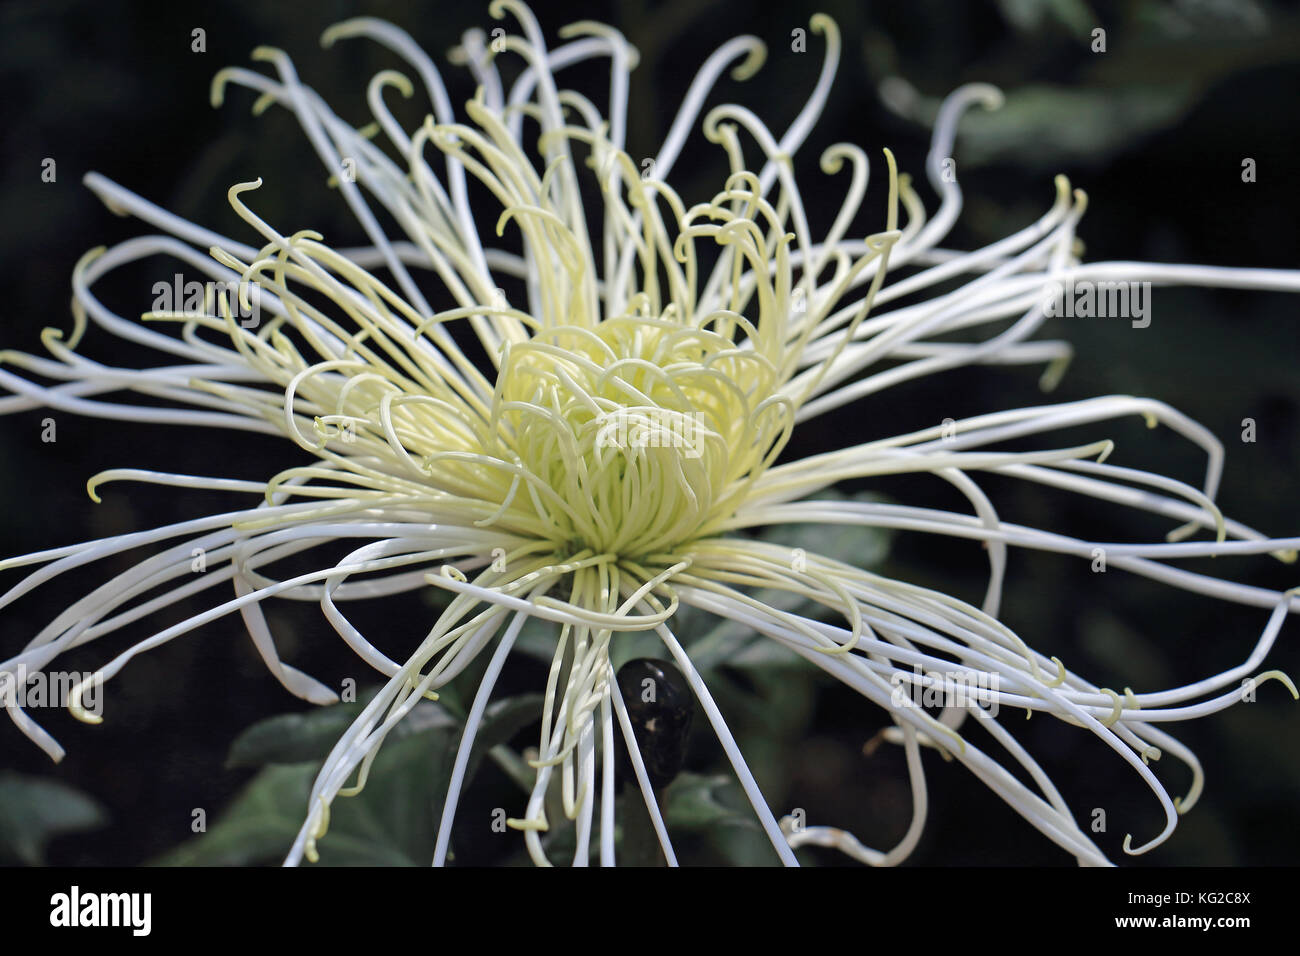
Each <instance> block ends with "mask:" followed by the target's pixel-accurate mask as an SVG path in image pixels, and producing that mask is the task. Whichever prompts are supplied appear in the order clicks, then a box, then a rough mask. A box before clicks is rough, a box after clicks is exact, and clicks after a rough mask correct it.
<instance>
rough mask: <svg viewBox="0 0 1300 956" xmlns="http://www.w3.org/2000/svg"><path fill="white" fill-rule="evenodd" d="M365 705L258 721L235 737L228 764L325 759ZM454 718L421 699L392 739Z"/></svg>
mask: <svg viewBox="0 0 1300 956" xmlns="http://www.w3.org/2000/svg"><path fill="white" fill-rule="evenodd" d="M364 708H365V704H364V703H361V702H357V703H350V704H331V705H329V706H326V707H319V708H316V709H314V710H308V711H304V712H303V713H299V714H279V715H277V716H275V717H268V718H267V719H266V720H261V721H258V722H257V723H255V724H253V726H251V727H249V728H247V729H246V730H245V731H244V732H243V733H241V734H240V735H239V736H238V737H236V738H235V742H234V743H232V744H231V745H230V754H229V755H228V756H227V757H226V766H227V767H260V766H264V765H266V764H289V763H304V762H306V761H310V760H324V759H325V758H326V757H328V756H329V752H330V750H332V749H333V748H334V744H335V743H337V742H338V740H339V738H340V737H342V736H343V734H344V732H345V731H346V730H347V729H348V727H350V726H351V725H352V722H353V721H354V720H356V719H357V717H358V716H359V715H360V714H361V711H362V710H363V709H364ZM453 723H454V721H453V719H452V717H451V716H450V715H449V714H448V713H447V712H446V710H445V709H444V708H442V707H441V706H440V705H439V704H438V703H435V702H434V701H428V700H424V701H420V703H418V704H416V705H415V707H414V708H412V709H411V712H410V713H409V714H407V716H406V718H405V719H403V720H402V722H401V723H399V724H398V725H397V726H396V727H395V728H394V729H393V732H392V734H390V739H395V738H396V737H401V736H405V735H406V734H410V733H416V732H419V731H421V730H427V729H429V728H432V727H449V726H452V725H453Z"/></svg>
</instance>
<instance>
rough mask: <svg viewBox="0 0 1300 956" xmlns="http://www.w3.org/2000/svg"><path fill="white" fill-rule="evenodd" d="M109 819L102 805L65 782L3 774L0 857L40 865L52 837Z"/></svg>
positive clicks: (1, 782)
mask: <svg viewBox="0 0 1300 956" xmlns="http://www.w3.org/2000/svg"><path fill="white" fill-rule="evenodd" d="M107 820H108V815H107V813H105V811H104V809H103V807H101V806H100V805H99V804H98V803H96V802H95V801H94V800H92V799H91V798H90V797H88V796H86V795H85V794H84V793H82V792H81V791H79V790H74V789H73V788H72V787H69V786H67V785H66V784H62V783H59V782H58V781H55V780H46V779H43V778H41V777H31V776H25V775H22V774H16V773H4V774H0V858H7V859H14V860H18V861H19V862H22V863H27V864H30V865H33V866H37V865H40V864H41V863H43V862H44V858H45V846H46V844H47V843H49V841H50V840H52V839H54V838H55V837H57V836H61V835H62V834H65V833H76V832H79V831H82V830H93V829H95V828H96V827H99V826H103V825H104V823H106V822H107Z"/></svg>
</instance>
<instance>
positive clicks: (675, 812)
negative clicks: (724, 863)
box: [663, 773, 757, 833]
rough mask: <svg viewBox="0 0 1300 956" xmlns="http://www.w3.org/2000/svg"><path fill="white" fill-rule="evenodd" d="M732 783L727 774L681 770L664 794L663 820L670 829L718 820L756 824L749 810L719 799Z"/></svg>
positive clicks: (703, 826) (686, 829)
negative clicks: (707, 774) (708, 774)
mask: <svg viewBox="0 0 1300 956" xmlns="http://www.w3.org/2000/svg"><path fill="white" fill-rule="evenodd" d="M734 787H735V784H734V782H733V781H732V780H731V778H729V777H724V776H703V775H701V774H696V773H683V774H680V775H678V777H677V779H676V780H674V781H673V782H672V783H671V784H669V785H668V788H667V789H666V790H665V791H664V795H663V814H664V823H665V825H666V826H667V827H668V831H669V832H670V833H672V832H675V831H679V830H680V831H684V832H690V831H700V830H707V829H709V828H711V827H714V826H718V825H721V824H732V825H736V826H757V824H756V823H755V822H754V820H753V815H752V814H745V813H741V812H740V811H738V810H737V809H735V808H734V807H731V806H728V805H727V804H725V803H723V802H721V801H720V800H719V798H718V797H719V794H720V793H721V792H723V791H725V790H727V789H728V788H734Z"/></svg>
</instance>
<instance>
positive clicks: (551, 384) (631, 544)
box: [494, 314, 790, 559]
mask: <svg viewBox="0 0 1300 956" xmlns="http://www.w3.org/2000/svg"><path fill="white" fill-rule="evenodd" d="M736 325H737V324H736V323H735V322H734V321H726V320H723V321H722V322H719V323H717V324H715V325H714V327H713V328H707V327H697V326H693V325H692V326H684V325H682V324H681V323H679V322H677V321H675V320H674V318H673V316H672V315H671V314H669V315H666V316H664V317H660V318H651V317H648V316H640V315H635V316H626V317H622V318H614V319H609V320H606V321H604V322H601V323H599V324H598V325H596V326H595V328H593V329H585V328H579V327H575V326H563V327H558V328H554V329H550V330H548V331H546V332H543V333H540V334H538V335H537V336H536V337H534V338H532V339H530V340H528V341H527V342H524V343H519V344H514V345H512V346H511V347H510V348H509V349H508V351H507V354H506V357H505V361H503V363H502V366H501V371H500V377H499V382H498V386H497V394H496V399H495V401H494V415H495V417H496V419H497V422H498V427H499V429H500V430H501V432H502V434H503V438H505V441H506V443H507V444H508V445H509V446H510V447H512V448H513V450H514V452H515V453H516V454H517V455H518V458H519V464H520V465H522V467H523V468H524V469H525V470H526V471H527V472H528V473H529V474H530V475H532V476H534V477H535V479H536V480H535V481H532V482H529V488H528V493H529V495H530V497H531V498H532V502H533V505H534V507H535V508H536V509H537V515H538V517H540V518H541V519H542V521H543V522H544V524H546V525H547V526H548V527H549V528H551V529H552V535H551V536H552V537H553V538H554V540H555V541H556V544H557V546H560V547H564V548H573V549H578V550H580V549H582V548H590V549H592V550H593V551H595V552H597V553H613V554H617V555H619V556H621V557H627V558H633V559H636V558H644V557H648V556H652V555H655V554H658V553H663V552H667V551H671V550H673V549H674V548H676V547H678V546H680V545H681V544H683V543H685V542H688V541H690V540H692V539H694V538H696V537H699V536H700V535H702V534H705V533H707V532H708V531H709V528H710V525H711V524H713V523H714V522H716V521H719V520H721V519H724V518H726V517H729V515H730V513H731V511H732V510H734V508H735V506H736V504H737V503H738V501H739V499H740V496H741V494H742V493H743V490H744V488H745V486H746V485H747V484H748V482H749V480H752V478H753V477H756V476H757V474H758V473H760V472H761V471H762V469H763V468H764V467H766V465H767V464H768V463H769V461H770V458H771V457H773V455H774V454H775V452H776V450H777V448H778V447H779V444H780V442H779V439H780V438H781V436H782V435H783V433H784V432H785V431H786V430H787V428H788V423H789V420H790V415H789V412H790V408H789V402H788V401H787V400H786V399H784V398H782V397H780V396H777V395H776V391H775V390H776V387H777V385H778V384H779V381H778V372H777V370H776V369H775V368H773V367H772V365H771V363H770V362H768V361H767V360H766V359H764V358H763V357H761V356H759V355H757V354H756V353H755V352H754V350H753V349H750V348H745V347H743V345H741V344H739V343H738V342H737V341H736V339H735V336H736V332H737V329H736Z"/></svg>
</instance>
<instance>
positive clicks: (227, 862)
mask: <svg viewBox="0 0 1300 956" xmlns="http://www.w3.org/2000/svg"><path fill="white" fill-rule="evenodd" d="M318 769H319V766H318V765H317V764H315V763H305V764H292V765H287V766H272V767H267V768H266V769H265V770H263V771H261V772H260V773H259V774H258V775H257V776H256V777H254V778H253V779H252V781H250V782H249V784H248V786H246V787H245V788H244V789H243V790H242V791H241V792H240V793H239V795H238V796H237V797H235V800H234V802H233V803H231V805H230V806H229V807H228V808H227V809H226V812H225V813H224V814H223V815H222V817H221V819H220V820H218V821H217V822H216V823H214V824H213V825H212V827H211V828H210V829H209V830H208V831H207V832H206V833H203V834H201V835H200V836H198V837H196V838H195V839H193V840H190V841H189V842H187V843H184V844H182V845H181V846H180V847H177V848H176V849H174V850H172V851H170V852H168V853H167V854H165V855H163V856H162V857H160V858H158V859H156V860H154V861H153V862H154V864H155V865H158V866H253V865H256V864H260V863H276V862H279V860H280V859H283V857H284V855H285V853H287V852H288V851H289V847H290V846H292V845H293V840H294V837H295V836H297V834H298V827H299V826H301V824H302V821H303V819H304V815H305V813H306V810H307V800H308V797H309V796H310V794H311V785H312V781H314V780H315V779H316V771H317V770H318Z"/></svg>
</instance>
